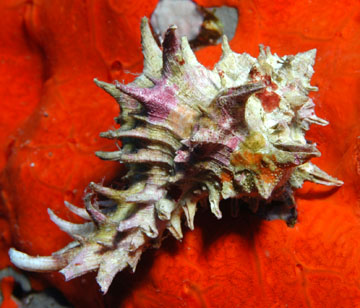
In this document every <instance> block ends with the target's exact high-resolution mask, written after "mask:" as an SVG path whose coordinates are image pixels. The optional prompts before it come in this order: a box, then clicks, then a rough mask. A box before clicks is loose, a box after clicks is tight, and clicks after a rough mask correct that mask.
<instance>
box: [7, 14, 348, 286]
mask: <svg viewBox="0 0 360 308" xmlns="http://www.w3.org/2000/svg"><path fill="white" fill-rule="evenodd" d="M141 27H142V29H141V30H142V45H143V53H144V59H145V61H144V71H143V74H142V75H140V76H139V77H138V78H137V79H136V80H135V81H134V82H133V83H131V84H129V85H124V84H121V83H118V82H115V84H108V83H105V82H101V81H98V80H95V82H96V84H97V85H98V86H100V87H101V88H103V89H104V90H105V91H107V92H108V93H109V94H111V95H112V96H113V97H114V98H115V99H116V100H117V102H118V103H119V105H120V107H121V113H120V116H119V117H118V118H117V121H118V122H119V123H120V124H121V128H120V129H118V130H116V131H112V130H110V131H108V132H105V133H102V134H101V136H102V137H105V138H111V139H120V140H121V141H122V144H123V146H122V148H121V149H120V150H119V151H116V152H97V153H96V154H97V155H98V156H99V157H100V158H102V159H105V160H116V161H120V162H123V163H125V164H126V165H127V166H128V172H127V174H126V175H125V177H124V178H123V183H121V184H120V185H118V186H114V187H112V188H109V187H104V186H102V185H99V184H96V183H90V185H89V191H88V192H87V194H86V196H85V199H84V202H85V209H82V208H78V207H75V206H73V205H72V204H69V203H67V202H65V205H66V206H67V207H68V208H69V210H70V211H72V212H74V213H75V214H77V215H79V216H80V217H82V218H84V219H85V220H87V221H88V222H85V223H84V224H73V223H70V222H67V221H64V220H62V219H61V218H59V217H57V216H56V215H55V214H54V213H53V212H52V211H51V210H50V209H49V215H50V218H51V219H52V220H53V221H54V222H55V223H56V224H57V225H58V226H59V227H60V229H62V230H63V231H65V232H67V233H68V234H69V235H70V236H72V237H73V239H74V241H73V242H71V243H70V244H69V245H68V246H66V247H65V248H63V249H61V250H60V251H57V252H55V253H53V255H52V256H49V257H30V256H28V255H26V254H24V253H22V252H19V251H16V250H14V249H11V250H10V257H11V260H12V262H13V263H14V264H15V265H17V266H18V267H20V268H23V269H26V270H33V271H53V270H60V271H61V273H63V274H64V276H65V278H66V279H67V280H69V279H72V278H75V277H78V276H80V275H82V274H84V273H86V272H89V271H93V270H98V275H97V281H98V283H99V284H100V286H101V289H102V291H103V292H106V291H107V290H108V288H109V286H110V284H111V281H112V280H113V278H114V276H115V275H116V273H117V272H119V271H121V270H122V269H124V268H125V267H127V266H130V267H131V268H132V269H133V270H135V268H136V265H137V263H138V261H139V258H140V256H141V253H142V252H143V251H144V249H146V248H147V247H149V246H156V245H159V244H160V242H161V239H162V235H163V233H164V231H165V230H169V231H170V232H171V234H172V235H173V236H174V237H175V238H177V239H181V238H182V229H181V219H182V217H185V219H186V223H187V225H188V227H189V228H190V229H193V228H194V215H195V212H196V207H197V204H198V202H200V201H204V200H208V201H209V204H210V208H211V211H212V212H213V213H214V215H215V216H216V217H217V218H221V211H220V208H219V203H220V200H222V199H229V198H237V199H244V200H250V201H251V202H253V209H254V211H256V210H257V204H258V202H259V201H262V200H264V201H265V202H270V201H273V200H277V201H280V202H283V203H284V204H285V205H286V206H288V207H289V208H292V207H294V202H293V198H292V191H293V189H294V188H298V187H300V186H301V185H302V183H303V182H304V181H305V180H308V181H312V182H315V183H320V184H324V185H338V186H339V185H341V184H342V182H341V181H339V180H337V179H335V178H333V177H331V176H329V175H327V174H326V173H325V172H324V171H321V170H320V169H319V168H318V167H316V166H315V165H313V164H311V163H310V162H309V160H310V159H311V158H312V157H316V156H319V155H320V152H319V151H318V150H317V149H316V144H314V143H311V142H309V141H307V140H306V139H305V132H306V131H307V130H308V129H309V125H310V124H312V123H315V124H319V125H326V124H328V123H327V121H325V120H323V119H320V118H318V117H317V116H316V115H315V113H314V103H313V101H312V100H311V99H310V98H309V97H308V93H309V91H315V90H316V87H313V86H311V85H310V79H311V76H312V74H313V69H312V66H313V64H314V58H315V50H310V51H308V52H305V53H299V54H297V55H296V56H284V57H279V56H277V55H276V54H274V55H273V54H271V52H270V50H269V49H268V48H267V49H264V48H263V47H261V48H260V55H259V57H258V58H257V59H255V58H253V57H251V56H250V55H248V54H246V53H244V54H236V53H234V52H233V51H231V49H230V47H229V45H228V43H227V39H226V37H224V39H223V56H222V58H221V60H220V61H219V63H218V64H217V65H216V66H215V68H214V69H213V70H212V71H210V70H208V69H207V68H205V67H204V66H202V65H201V64H200V63H198V61H197V60H196V58H195V56H194V54H193V52H192V51H191V49H190V47H189V45H188V41H187V39H186V38H182V40H181V42H180V41H179V40H178V39H177V37H176V34H175V30H176V27H175V26H172V27H170V28H169V29H168V31H167V33H166V35H165V39H164V43H163V50H162V51H161V49H160V48H159V47H158V46H157V44H156V42H155V40H154V39H153V37H152V34H151V31H150V28H149V26H148V22H147V20H146V19H143V21H142V25H141Z"/></svg>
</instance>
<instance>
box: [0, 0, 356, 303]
mask: <svg viewBox="0 0 360 308" xmlns="http://www.w3.org/2000/svg"><path fill="white" fill-rule="evenodd" d="M196 2H197V3H198V4H200V5H203V6H221V5H229V6H233V7H236V8H237V9H238V12H239V23H238V26H237V31H236V35H235V37H234V39H233V40H232V41H231V42H230V45H231V47H232V48H233V50H234V51H236V52H245V51H246V52H248V53H250V54H251V55H252V56H257V54H258V51H257V50H258V45H259V44H260V43H262V44H264V45H267V46H270V47H271V49H272V52H276V53H277V54H279V55H284V54H294V53H297V52H302V51H306V50H309V49H312V48H317V50H318V53H317V59H316V64H315V75H314V77H313V81H312V84H313V85H316V86H318V87H319V88H320V91H319V92H317V93H313V95H312V96H313V99H314V101H315V103H316V104H317V109H316V110H317V114H318V115H319V116H320V117H322V118H325V119H327V120H328V121H329V122H330V123H331V124H330V125H329V126H327V127H315V126H313V127H312V129H311V131H310V132H309V133H308V135H307V137H308V139H310V140H312V141H315V142H317V143H318V147H319V149H320V151H321V152H322V157H321V158H318V159H314V160H313V161H314V162H315V163H316V164H317V165H318V166H319V167H321V168H322V169H323V170H325V171H326V172H328V173H329V174H331V175H333V176H336V177H337V178H339V179H341V180H343V181H344V182H345V184H344V186H343V187H341V188H340V189H337V190H336V189H330V188H327V187H322V186H318V185H314V184H306V185H304V187H303V188H302V189H301V190H299V191H298V192H297V203H298V212H299V219H298V223H297V224H296V225H295V227H294V228H288V227H287V226H286V225H285V223H284V222H282V221H271V222H266V221H261V220H260V219H259V218H257V217H255V216H252V215H251V214H249V213H247V212H245V211H241V212H240V217H239V218H237V219H234V218H231V216H230V214H229V211H228V209H226V204H224V205H223V206H222V209H223V211H224V218H223V219H222V220H220V221H217V220H216V219H215V218H214V217H212V216H211V215H210V213H207V212H201V211H200V212H199V213H198V214H197V216H196V219H195V223H196V229H195V230H194V231H193V232H186V234H185V238H184V240H183V242H182V243H179V242H176V240H175V239H171V238H168V239H166V240H165V241H164V243H163V247H162V248H160V249H159V250H151V251H148V252H146V253H145V254H144V255H143V257H142V261H141V262H140V264H139V266H138V270H137V272H136V273H135V274H130V273H128V272H124V273H121V274H119V275H117V277H116V279H115V281H114V283H113V285H112V287H111V288H110V290H109V293H108V294H107V295H106V296H102V295H101V294H100V292H99V291H98V290H99V288H98V286H97V284H96V282H95V279H94V275H87V276H85V277H82V278H78V279H75V280H73V281H70V282H64V279H63V277H62V276H61V275H60V274H57V273H53V274H47V275H34V274H30V276H31V277H32V279H33V283H34V287H36V288H41V287H44V286H50V285H55V286H56V287H58V288H59V289H60V290H61V291H62V292H63V293H64V294H65V296H66V297H67V298H68V299H69V300H70V301H71V303H72V304H73V305H74V306H75V307H271V308H278V307H297V308H298V307H360V284H359V281H360V265H359V264H360V193H359V191H360V187H359V186H360V184H359V183H360V139H359V137H358V136H360V126H359V118H360V96H359V90H360V89H359V88H360V53H359V50H360V3H359V2H358V1H355V0H345V1H335V2H331V3H330V2H329V1H325V0H323V1H320V0H313V1H304V0H294V1H280V0H274V1H263V0H254V1H215V0H214V1H206V0H201V1H196ZM156 4H157V1H155V0H152V1H120V0H108V1H90V0H89V1H80V0H72V1H71V0H52V1H47V0H33V1H24V0H23V1H18V0H0V16H1V18H0V41H1V44H0V58H1V61H0V97H1V112H0V125H1V129H0V167H1V169H2V173H1V197H2V198H1V207H0V225H1V231H0V235H1V236H0V249H1V253H0V266H1V267H5V266H7V265H9V260H8V257H7V250H8V248H9V247H10V246H14V247H16V248H17V249H19V250H22V251H25V252H27V253H29V254H33V255H37V254H42V255H46V254H50V253H52V252H54V251H55V250H57V249H60V248H61V247H63V246H64V245H66V244H67V243H68V242H69V241H70V238H69V237H68V236H67V235H65V234H64V233H63V232H61V231H60V230H59V229H58V228H57V227H56V226H55V225H54V224H53V223H52V222H51V221H50V219H49V217H48V215H47V211H46V209H47V208H48V207H50V208H52V209H53V210H54V211H55V213H56V214H58V215H59V216H60V217H63V218H65V219H69V220H72V221H79V220H78V219H77V218H76V217H74V216H73V215H71V214H70V213H69V212H68V211H67V210H66V209H65V207H64V205H63V201H64V200H67V201H70V202H72V203H75V204H78V205H81V204H82V201H81V198H82V196H83V190H84V189H85V187H86V186H87V184H88V183H89V182H90V181H95V182H100V181H102V180H103V179H104V180H105V182H106V181H111V179H112V178H113V177H114V176H115V175H116V174H118V173H119V172H121V166H120V165H118V164H116V163H112V162H104V161H100V160H99V159H98V158H96V157H95V156H94V154H93V153H94V151H96V150H111V149H115V145H114V144H113V142H112V141H108V140H103V139H100V138H99V137H98V134H99V132H101V131H105V130H107V129H109V128H111V127H112V126H113V125H114V124H113V123H114V122H113V118H114V117H115V116H116V115H117V113H118V107H117V106H116V103H115V101H114V100H113V99H111V98H110V97H109V96H108V95H107V94H106V93H105V92H103V91H102V90H100V89H98V88H97V87H96V86H95V85H94V83H93V82H92V79H93V78H94V77H97V78H99V79H101V80H105V81H109V82H110V81H112V80H114V79H118V80H119V81H125V82H129V81H131V80H132V79H133V78H134V76H133V75H129V74H127V73H126V72H127V71H130V72H133V73H139V72H141V69H142V55H141V48H140V30H139V28H140V27H139V26H140V19H141V17H143V16H148V17H149V16H150V15H151V13H152V12H153V11H154V9H155V7H156ZM220 55H221V50H220V47H219V46H215V47H207V48H204V49H202V50H200V51H199V52H197V56H198V58H199V60H200V61H201V62H202V63H204V64H205V65H208V66H211V65H213V64H214V63H215V62H216V61H218V59H219V57H220Z"/></svg>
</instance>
